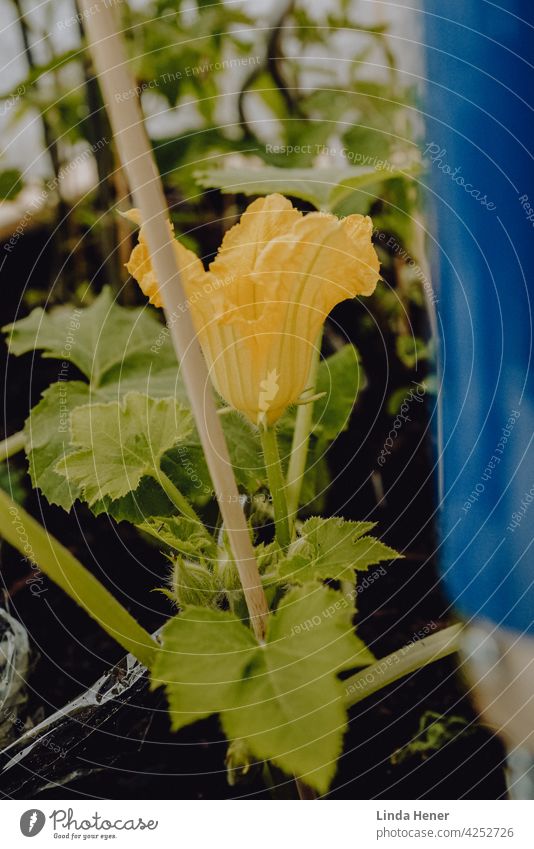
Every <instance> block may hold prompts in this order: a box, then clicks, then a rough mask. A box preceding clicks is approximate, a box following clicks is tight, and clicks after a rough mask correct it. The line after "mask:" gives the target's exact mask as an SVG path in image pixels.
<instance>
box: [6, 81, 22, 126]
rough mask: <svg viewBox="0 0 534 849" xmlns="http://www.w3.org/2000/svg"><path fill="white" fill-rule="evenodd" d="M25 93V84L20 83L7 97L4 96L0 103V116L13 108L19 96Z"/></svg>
mask: <svg viewBox="0 0 534 849" xmlns="http://www.w3.org/2000/svg"><path fill="white" fill-rule="evenodd" d="M25 94H26V86H25V85H23V84H21V85H19V86H18V88H17V89H16V91H14V92H13V93H12V94H10V95H9V97H6V98H5V100H3V101H2V103H0V118H2V117H3V116H4V115H7V113H8V112H10V111H11V109H13V107H14V106H16V105H17V103H18V102H19V100H20V98H21V97H24V95H25Z"/></svg>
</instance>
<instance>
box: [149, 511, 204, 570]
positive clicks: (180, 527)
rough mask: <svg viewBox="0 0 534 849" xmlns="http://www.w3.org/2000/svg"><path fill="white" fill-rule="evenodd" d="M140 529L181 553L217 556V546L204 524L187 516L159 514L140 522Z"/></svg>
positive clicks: (200, 556) (198, 558)
mask: <svg viewBox="0 0 534 849" xmlns="http://www.w3.org/2000/svg"><path fill="white" fill-rule="evenodd" d="M138 527H139V530H141V531H145V533H148V534H150V535H151V536H152V537H155V538H156V539H158V540H159V541H160V542H161V543H162V545H166V546H169V548H172V549H174V551H177V552H178V553H179V554H182V555H184V556H186V557H190V558H192V559H196V560H203V559H205V558H206V557H208V558H210V557H215V555H216V553H217V546H216V544H215V541H214V540H213V538H212V537H210V536H209V534H208V532H207V530H206V529H205V528H204V526H203V525H199V523H198V522H194V521H193V520H192V519H188V518H187V517H186V516H178V517H177V516H158V517H152V518H150V519H146V520H145V521H144V522H141V523H139V525H138Z"/></svg>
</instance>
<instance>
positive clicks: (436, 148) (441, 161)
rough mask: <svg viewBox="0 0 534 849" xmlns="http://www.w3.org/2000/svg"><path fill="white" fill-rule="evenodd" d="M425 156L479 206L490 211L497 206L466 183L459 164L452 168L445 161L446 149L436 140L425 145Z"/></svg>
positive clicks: (478, 190)
mask: <svg viewBox="0 0 534 849" xmlns="http://www.w3.org/2000/svg"><path fill="white" fill-rule="evenodd" d="M424 154H425V156H429V157H430V161H431V162H432V164H433V165H435V166H436V168H439V170H440V171H441V172H442V173H443V174H445V175H446V176H448V177H450V178H451V180H452V182H453V183H456V185H457V186H460V187H461V188H462V189H463V190H464V192H466V193H467V194H468V195H471V197H472V198H474V199H475V200H477V201H478V202H479V203H480V204H481V206H485V207H486V209H488V210H489V211H490V212H494V211H495V210H496V209H497V207H496V205H495V204H494V203H493V201H490V200H488V196H487V195H486V194H482V191H481V190H480V189H477V188H476V187H475V186H473V184H472V183H467V182H466V180H465V177H464V176H463V174H460V171H461V170H462V168H461V166H460V165H457V166H456V168H452V167H451V166H450V165H449V164H448V163H447V162H446V161H445V157H446V156H447V150H446V148H444V147H441V145H439V144H436V142H429V143H428V144H427V146H426V147H425V151H424Z"/></svg>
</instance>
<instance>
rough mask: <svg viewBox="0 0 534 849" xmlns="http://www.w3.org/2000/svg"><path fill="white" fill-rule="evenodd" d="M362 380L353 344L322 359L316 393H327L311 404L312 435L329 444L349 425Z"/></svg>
mask: <svg viewBox="0 0 534 849" xmlns="http://www.w3.org/2000/svg"><path fill="white" fill-rule="evenodd" d="M363 383H364V378H363V375H362V372H361V370H360V356H359V354H358V351H357V350H356V348H355V347H354V345H344V346H343V347H342V348H341V349H340V350H339V351H337V352H336V353H335V354H332V356H330V357H327V358H326V359H325V360H321V363H320V365H319V370H318V373H317V388H316V392H318V393H320V392H325V393H326V394H325V395H324V396H323V397H322V398H319V399H318V400H317V401H315V403H314V405H313V421H314V429H313V432H314V433H315V434H317V435H320V436H321V437H322V438H323V439H326V440H328V441H329V442H331V441H332V440H334V439H335V438H336V437H337V436H338V435H339V434H340V433H342V431H344V430H347V428H348V426H349V420H350V415H351V413H352V410H353V407H354V404H355V403H356V398H357V396H358V392H359V391H360V389H361V388H362V384H363Z"/></svg>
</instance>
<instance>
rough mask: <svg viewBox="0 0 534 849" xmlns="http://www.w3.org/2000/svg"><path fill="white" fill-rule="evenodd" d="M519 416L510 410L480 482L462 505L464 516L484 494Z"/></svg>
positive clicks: (516, 412)
mask: <svg viewBox="0 0 534 849" xmlns="http://www.w3.org/2000/svg"><path fill="white" fill-rule="evenodd" d="M520 415H521V412H520V411H519V410H512V412H511V413H510V416H509V418H508V421H507V422H506V425H505V427H503V428H502V434H501V437H500V439H499V441H498V443H497V445H496V446H495V448H494V449H493V453H492V455H491V457H490V459H489V460H488V462H487V464H486V467H485V469H484V471H483V472H482V474H481V476H480V480H479V481H478V483H477V485H476V486H475V487H474V489H472V490H471V493H470V494H469V496H468V498H467V500H466V501H464V503H463V506H462V510H463V512H464V514H466V513H468V512H469V510H470V509H471V507H472V506H473V504H476V503H477V501H478V500H479V499H480V496H481V495H482V493H483V492H485V490H486V483H487V482H488V481H489V480H491V478H492V476H493V472H494V470H495V468H496V467H497V466H498V465H499V463H500V462H501V457H502V455H503V454H504V449H505V448H506V443H507V442H508V440H509V439H510V436H511V435H512V431H513V429H514V426H515V423H516V421H517V420H518V418H519V416H520Z"/></svg>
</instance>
